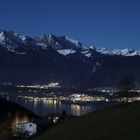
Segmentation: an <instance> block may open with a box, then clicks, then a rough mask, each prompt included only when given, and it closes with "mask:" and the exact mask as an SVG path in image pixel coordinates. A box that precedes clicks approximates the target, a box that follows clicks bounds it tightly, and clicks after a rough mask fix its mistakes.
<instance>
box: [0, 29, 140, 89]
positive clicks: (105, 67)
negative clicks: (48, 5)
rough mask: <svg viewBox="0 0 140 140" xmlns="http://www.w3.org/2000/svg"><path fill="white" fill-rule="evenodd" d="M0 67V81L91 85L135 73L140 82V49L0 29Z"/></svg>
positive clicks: (112, 83)
mask: <svg viewBox="0 0 140 140" xmlns="http://www.w3.org/2000/svg"><path fill="white" fill-rule="evenodd" d="M0 66H1V68H0V82H13V83H18V84H19V83H26V84H27V83H36V82H37V83H48V82H53V81H57V82H58V81H59V82H61V84H62V85H63V86H67V87H68V86H71V87H76V86H79V87H80V88H83V87H89V88H92V87H95V86H114V85H117V83H118V81H119V80H120V79H121V78H122V77H125V76H132V77H135V78H136V80H137V81H136V82H138V83H139V84H140V76H139V71H140V51H137V50H134V49H116V50H108V49H105V48H96V47H93V46H90V47H88V46H86V45H84V44H82V43H81V42H79V41H76V40H74V39H71V38H69V37H67V36H55V35H42V36H39V37H30V36H25V35H22V34H19V33H15V32H12V31H5V30H0ZM132 68H133V69H132Z"/></svg>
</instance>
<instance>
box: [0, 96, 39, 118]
mask: <svg viewBox="0 0 140 140" xmlns="http://www.w3.org/2000/svg"><path fill="white" fill-rule="evenodd" d="M8 113H10V114H11V115H12V116H14V115H16V114H17V113H18V114H19V115H21V116H22V115H23V116H24V115H25V114H26V115H28V116H29V117H37V115H35V114H34V113H33V112H31V111H29V110H28V109H26V108H24V107H22V106H20V105H18V104H16V103H14V102H11V101H7V100H5V99H2V98H0V119H3V117H5V115H7V114H8Z"/></svg>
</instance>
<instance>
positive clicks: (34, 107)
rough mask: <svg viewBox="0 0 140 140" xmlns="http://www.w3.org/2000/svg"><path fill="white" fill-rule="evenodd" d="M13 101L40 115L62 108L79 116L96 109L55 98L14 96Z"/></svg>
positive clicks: (91, 106)
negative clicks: (42, 99)
mask: <svg viewBox="0 0 140 140" xmlns="http://www.w3.org/2000/svg"><path fill="white" fill-rule="evenodd" d="M15 102H17V103H18V104H20V105H22V106H24V107H26V108H28V109H30V110H31V111H33V112H34V113H36V114H38V115H41V116H45V115H48V114H53V113H62V111H63V110H65V111H66V112H67V113H68V114H71V115H75V116H81V115H84V114H86V113H89V112H92V111H95V109H96V108H95V106H94V105H82V104H80V105H76V104H67V103H61V101H56V100H45V101H36V100H34V101H30V100H28V99H22V98H16V101H15Z"/></svg>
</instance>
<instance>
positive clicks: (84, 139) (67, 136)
mask: <svg viewBox="0 0 140 140" xmlns="http://www.w3.org/2000/svg"><path fill="white" fill-rule="evenodd" d="M34 140H140V103H132V104H126V105H118V106H114V107H110V108H108V109H105V110H102V111H97V112H94V113H90V114H88V115H85V116H82V117H78V118H75V119H73V120H69V121H66V122H65V123H62V124H58V125H57V126H55V127H53V128H51V129H50V130H47V131H46V132H45V133H44V134H42V135H41V136H39V137H37V138H35V139H34Z"/></svg>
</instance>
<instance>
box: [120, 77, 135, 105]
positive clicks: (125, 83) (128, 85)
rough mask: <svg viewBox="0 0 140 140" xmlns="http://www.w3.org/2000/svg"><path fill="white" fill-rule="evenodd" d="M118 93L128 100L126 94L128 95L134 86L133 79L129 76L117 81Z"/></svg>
mask: <svg viewBox="0 0 140 140" xmlns="http://www.w3.org/2000/svg"><path fill="white" fill-rule="evenodd" d="M118 87H119V95H120V96H122V97H125V98H126V102H127V101H128V100H127V99H128V96H130V91H131V90H132V89H134V88H135V83H134V79H133V78H130V77H126V78H123V79H122V80H121V81H120V82H119V85H118Z"/></svg>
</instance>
